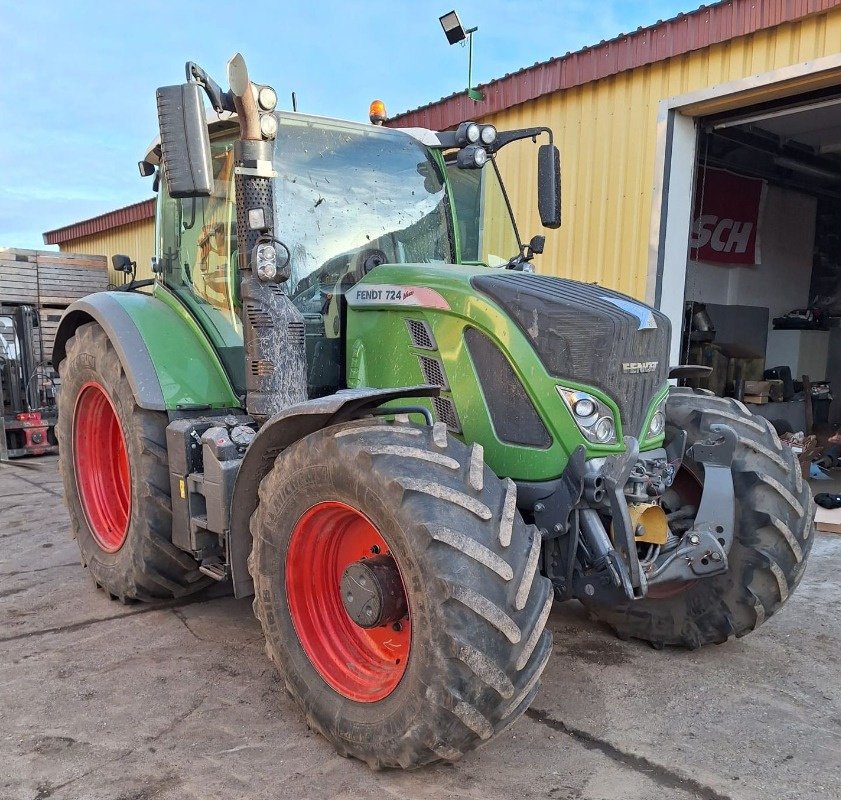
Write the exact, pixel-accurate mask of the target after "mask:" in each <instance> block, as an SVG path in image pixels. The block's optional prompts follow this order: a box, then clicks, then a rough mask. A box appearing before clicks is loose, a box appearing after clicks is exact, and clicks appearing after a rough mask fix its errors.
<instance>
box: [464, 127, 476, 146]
mask: <svg viewBox="0 0 841 800" xmlns="http://www.w3.org/2000/svg"><path fill="white" fill-rule="evenodd" d="M464 133H465V136H467V141H468V142H470V144H476V142H478V141H479V135H480V133H479V126H478V125H477V124H476V123H475V122H473V123H471V124H470V125H468V126H467V130H466V131H465V132H464Z"/></svg>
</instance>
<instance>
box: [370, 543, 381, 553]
mask: <svg viewBox="0 0 841 800" xmlns="http://www.w3.org/2000/svg"><path fill="white" fill-rule="evenodd" d="M371 552H372V553H373V554H374V555H377V553H379V552H380V546H379V545H378V544H375V545H374V546H373V547H372V548H371Z"/></svg>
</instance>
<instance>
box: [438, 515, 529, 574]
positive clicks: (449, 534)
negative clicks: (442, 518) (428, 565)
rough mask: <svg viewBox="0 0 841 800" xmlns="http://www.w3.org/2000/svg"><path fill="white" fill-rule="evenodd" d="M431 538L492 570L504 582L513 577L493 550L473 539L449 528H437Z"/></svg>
mask: <svg viewBox="0 0 841 800" xmlns="http://www.w3.org/2000/svg"><path fill="white" fill-rule="evenodd" d="M432 538H433V539H435V541H437V542H443V543H444V544H448V545H449V546H450V547H452V548H454V549H455V550H459V551H461V552H462V553H464V554H465V555H466V556H468V557H469V558H472V559H473V560H474V561H478V562H479V563H480V564H483V565H484V566H486V567H487V568H488V569H491V570H493V571H494V572H495V573H496V574H497V575H499V577H500V578H502V579H503V580H504V581H510V580H511V579H512V578H513V577H514V570H513V569H511V565H510V564H508V562H507V561H505V560H504V559H502V558H500V557H499V556H498V555H497V554H496V553H494V552H493V550H489V549H488V548H487V547H485V545H483V544H480V543H479V542H477V541H476V540H475V539H471V538H470V537H469V536H467V535H465V534H463V533H461V532H460V531H454V530H450V528H438V530H436V531H433V533H432Z"/></svg>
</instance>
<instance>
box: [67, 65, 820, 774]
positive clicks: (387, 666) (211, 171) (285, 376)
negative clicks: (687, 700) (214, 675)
mask: <svg viewBox="0 0 841 800" xmlns="http://www.w3.org/2000/svg"><path fill="white" fill-rule="evenodd" d="M228 83H229V88H228V89H227V90H223V89H222V88H221V87H220V86H219V85H218V84H217V83H216V82H214V81H213V80H212V79H211V78H210V77H209V76H208V75H207V74H206V73H205V72H204V71H203V70H202V69H201V68H200V67H199V66H197V65H196V64H194V63H192V62H190V63H188V64H187V82H186V83H183V84H180V85H174V86H166V87H162V88H160V89H158V91H157V108H158V115H159V123H160V126H159V127H160V138H159V139H158V140H157V141H156V142H155V143H153V145H152V146H151V147H150V149H149V152H148V153H147V154H146V155H145V157H144V159H143V160H142V161H141V163H140V170H141V173H142V174H143V175H147V176H149V177H151V176H154V181H155V189H156V190H157V197H158V201H157V237H156V238H157V255H156V257H155V260H154V262H153V269H154V272H155V277H154V279H152V280H146V281H135V280H132V281H130V282H129V283H127V284H126V286H125V287H121V288H122V290H121V291H111V292H103V293H99V294H96V295H92V296H90V297H88V298H85V299H82V300H80V301H78V302H76V303H74V304H73V305H72V306H71V307H70V308H69V309H68V311H67V312H66V314H65V316H64V317H63V321H62V323H61V326H60V328H59V331H58V335H57V338H56V342H55V355H54V362H55V363H56V364H58V365H59V371H60V375H61V390H60V397H59V424H58V436H59V443H60V448H61V449H60V452H61V471H62V475H63V480H64V488H65V496H66V501H67V505H68V509H69V512H70V518H71V521H72V531H73V535H74V536H75V538H76V540H77V541H78V544H79V547H80V550H81V558H82V562H83V564H84V565H85V566H86V567H87V569H88V570H89V572H90V575H91V576H92V578H93V580H94V581H95V583H96V585H97V586H98V587H100V588H102V589H103V590H104V591H105V592H106V593H107V594H108V595H110V597H111V598H113V599H119V600H121V601H123V602H129V601H135V600H137V601H154V600H158V599H161V598H181V597H184V596H186V595H189V594H191V593H195V592H198V591H200V590H202V589H204V588H205V587H207V586H210V585H212V584H213V583H214V582H215V581H229V582H230V583H231V584H232V589H233V592H234V594H235V595H236V596H237V597H245V596H248V595H252V594H253V595H254V611H255V613H256V616H257V618H258V619H259V621H260V624H261V625H262V629H263V632H264V634H265V638H266V646H267V651H268V654H269V656H270V657H271V659H272V661H273V662H274V663H275V664H276V666H277V669H278V670H279V672H280V673H281V675H282V679H283V681H284V682H285V685H286V687H287V689H288V691H289V693H290V694H291V695H292V697H293V698H294V699H295V700H296V702H297V703H298V705H299V706H300V707H301V709H302V711H303V714H304V715H305V716H306V720H307V722H308V724H309V725H310V727H311V728H313V729H314V730H316V731H318V732H320V733H321V734H323V736H324V737H326V738H327V739H328V740H329V741H330V742H331V743H332V744H333V745H334V746H335V747H336V749H337V750H338V752H339V753H341V754H342V755H349V756H355V757H356V758H359V759H362V760H363V761H366V762H367V763H368V764H369V765H371V766H372V767H393V766H394V767H397V766H399V767H417V766H420V765H422V764H427V763H430V762H433V761H436V760H444V761H453V760H456V759H458V758H460V757H461V756H462V755H463V754H464V753H465V752H466V751H468V750H470V749H471V748H473V747H475V746H477V745H479V744H481V743H482V742H485V741H487V740H489V739H491V738H493V737H494V736H495V735H497V734H498V733H499V732H500V731H502V730H504V729H505V728H506V727H507V726H509V725H510V724H511V723H512V722H513V721H514V720H516V719H517V718H518V717H519V716H520V715H521V714H522V713H523V712H524V711H525V709H526V708H527V707H528V706H529V704H530V703H531V702H532V699H533V698H534V696H535V693H536V692H537V690H538V685H539V684H538V682H539V678H540V675H541V672H542V671H543V669H544V667H545V666H546V664H547V662H548V660H549V655H550V649H551V644H552V637H551V633H550V631H549V630H547V628H546V623H547V618H548V617H549V613H550V611H551V609H552V604H553V602H554V601H563V600H569V599H572V598H577V599H578V600H579V601H580V602H581V603H583V604H584V606H585V607H586V609H587V610H588V611H589V612H590V613H591V615H592V616H593V617H594V618H595V619H597V620H601V621H603V622H605V623H606V624H607V625H609V626H611V627H612V628H613V629H614V630H615V632H616V633H617V634H618V635H619V636H620V637H621V638H629V637H634V638H637V639H641V640H645V641H648V642H650V643H651V644H652V645H654V646H655V647H658V648H660V647H663V646H667V645H671V646H684V647H689V648H695V647H698V646H700V645H704V644H707V643H713V642H724V641H725V640H727V639H728V638H729V637H730V636H732V635H735V636H742V635H744V634H746V633H748V632H750V631H752V630H754V629H755V628H756V627H757V626H758V625H760V624H761V623H762V622H763V621H764V620H766V619H767V618H768V617H770V616H771V615H772V614H774V613H775V612H776V611H777V610H778V609H779V608H780V607H781V606H782V605H783V604H784V603H785V601H786V599H787V598H788V597H789V596H790V594H791V593H792V591H793V590H794V588H795V586H796V585H797V583H798V581H799V579H800V577H801V575H802V572H803V568H804V565H805V561H806V558H807V556H808V553H809V549H810V547H811V544H812V539H813V536H812V535H811V531H812V524H813V505H812V500H811V496H810V490H809V487H808V486H807V485H806V483H805V482H804V481H803V480H802V477H801V473H800V470H799V467H798V464H797V462H796V460H795V459H794V457H793V456H792V454H791V452H790V450H789V449H788V448H785V447H783V446H781V444H780V442H779V440H778V438H777V436H776V434H775V433H774V431H773V429H772V428H771V427H769V425H768V423H767V422H766V421H765V420H764V419H762V418H759V417H755V416H752V415H751V414H750V413H749V412H748V410H747V409H746V408H745V406H743V405H742V404H741V403H739V402H737V401H735V400H731V399H725V398H720V397H715V396H712V395H710V394H709V393H707V392H702V391H695V390H692V389H690V388H685V387H681V388H679V387H671V386H670V385H669V374H670V373H669V367H668V357H669V346H670V339H671V332H670V324H669V320H668V319H667V318H666V317H665V316H664V315H663V314H661V313H660V312H659V311H658V310H656V309H654V308H649V307H648V306H645V305H642V304H641V303H639V302H637V301H635V300H633V299H631V298H629V297H626V296H624V295H622V294H618V293H617V292H614V291H611V290H608V289H605V288H603V287H601V286H596V285H590V284H584V283H579V282H576V281H572V280H564V279H560V278H555V277H549V276H544V275H539V274H536V273H535V272H534V271H533V268H532V263H533V257H534V256H535V254H537V253H540V252H541V250H542V248H543V244H544V239H543V237H541V236H535V237H534V238H532V239H531V241H530V242H529V243H528V244H523V243H522V242H521V240H520V237H519V235H518V232H517V228H516V226H515V223H514V218H513V215H512V212H511V207H510V203H509V201H508V198H507V195H506V192H505V189H504V185H503V182H502V179H501V176H500V169H499V164H498V159H497V154H498V153H500V151H501V150H502V149H503V148H505V147H508V146H510V145H512V144H513V143H515V142H518V141H519V142H520V144H519V145H517V146H522V147H526V148H529V147H535V146H536V147H537V150H536V159H535V161H536V163H537V181H536V183H537V187H536V188H537V199H538V203H537V206H538V210H539V215H540V219H541V222H542V224H543V225H544V226H546V227H548V228H557V227H558V226H559V225H560V157H559V153H558V150H557V148H556V147H555V145H554V144H553V143H552V132H551V130H550V129H548V128H545V127H535V128H527V129H523V130H511V131H504V132H503V131H498V130H496V129H495V128H494V127H493V126H491V125H486V124H480V123H475V122H465V123H463V124H461V125H459V126H458V127H457V128H456V129H455V130H446V131H431V130H422V129H417V128H412V129H406V130H399V129H390V128H387V127H382V126H377V125H368V124H358V123H351V122H342V121H338V120H334V119H324V118H317V117H312V116H307V115H304V114H298V113H286V112H282V111H277V110H276V104H277V95H276V93H275V92H274V91H273V90H272V88H271V87H269V86H265V85H259V84H255V83H253V82H251V81H250V79H249V77H248V74H247V71H246V67H245V64H244V62H243V59H242V57H241V56H239V55H237V56H234V58H232V59H231V61H230V62H229V64H228ZM205 95H206V96H207V98H208V99H209V103H210V105H211V106H212V111H210V112H208V111H206V109H205V99H204V97H205ZM521 140H522V141H521ZM528 140H531V142H529V141H528ZM539 140H541V141H540V143H538V142H539ZM115 265H116V266H117V267H119V268H125V269H129V268H130V266H131V260H130V259H129V258H128V257H120V256H117V257H115ZM143 287H146V288H145V289H144V290H143V291H138V289H141V288H143ZM664 669H667V667H664ZM701 679H702V680H703V677H701ZM662 680H663V676H662V675H660V676H657V677H656V681H657V682H660V681H662Z"/></svg>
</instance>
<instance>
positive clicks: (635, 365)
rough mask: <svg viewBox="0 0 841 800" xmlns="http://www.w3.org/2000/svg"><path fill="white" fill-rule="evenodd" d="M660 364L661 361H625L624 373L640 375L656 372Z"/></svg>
mask: <svg viewBox="0 0 841 800" xmlns="http://www.w3.org/2000/svg"><path fill="white" fill-rule="evenodd" d="M659 363H660V362H659V361H623V362H622V372H627V373H628V374H630V375H640V374H641V373H644V372H654V370H656V369H657V365H658V364H659Z"/></svg>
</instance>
